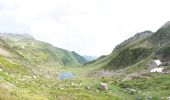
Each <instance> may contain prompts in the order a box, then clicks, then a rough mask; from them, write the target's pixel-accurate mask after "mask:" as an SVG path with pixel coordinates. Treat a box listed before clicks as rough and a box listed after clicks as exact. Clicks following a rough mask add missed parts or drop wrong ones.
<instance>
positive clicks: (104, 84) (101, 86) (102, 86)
mask: <svg viewBox="0 0 170 100" xmlns="http://www.w3.org/2000/svg"><path fill="white" fill-rule="evenodd" d="M100 89H101V90H105V91H107V90H108V85H107V83H103V82H100Z"/></svg>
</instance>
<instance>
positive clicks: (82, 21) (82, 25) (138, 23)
mask: <svg viewBox="0 0 170 100" xmlns="http://www.w3.org/2000/svg"><path fill="white" fill-rule="evenodd" d="M168 4H169V0H156V1H155V0H140V1H139V0H0V19H1V20H0V27H1V26H3V28H2V27H1V28H0V31H2V32H4V31H6V32H11V31H14V32H18V33H22V32H23V33H25V32H27V33H30V34H32V35H33V36H34V37H35V38H37V39H39V40H43V41H46V42H49V43H52V44H53V45H55V46H57V47H61V48H64V49H68V50H71V51H72V50H74V51H76V52H78V53H80V54H83V55H98V56H99V55H102V54H109V53H110V52H111V51H112V50H113V48H114V47H115V46H116V45H117V44H118V43H120V42H122V41H123V40H125V39H127V38H128V37H130V36H132V35H134V34H135V33H137V32H140V31H145V30H148V29H151V30H152V31H156V30H157V29H158V28H159V27H160V26H161V25H162V24H163V23H165V22H166V21H168V20H169V19H170V14H169V13H168V12H169V9H170V6H169V5H168ZM13 26H15V27H14V29H15V30H14V29H12V27H13ZM10 29H12V30H10Z"/></svg>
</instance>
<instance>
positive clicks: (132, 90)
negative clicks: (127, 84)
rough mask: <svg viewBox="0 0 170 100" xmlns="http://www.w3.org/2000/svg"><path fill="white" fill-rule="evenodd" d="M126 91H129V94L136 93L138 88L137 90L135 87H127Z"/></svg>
mask: <svg viewBox="0 0 170 100" xmlns="http://www.w3.org/2000/svg"><path fill="white" fill-rule="evenodd" d="M126 91H127V92H128V93H129V94H135V93H136V90H135V89H130V88H126Z"/></svg>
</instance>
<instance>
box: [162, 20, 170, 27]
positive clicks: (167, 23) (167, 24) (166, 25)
mask: <svg viewBox="0 0 170 100" xmlns="http://www.w3.org/2000/svg"><path fill="white" fill-rule="evenodd" d="M167 27H170V21H168V22H166V23H165V24H163V25H162V27H161V28H167Z"/></svg>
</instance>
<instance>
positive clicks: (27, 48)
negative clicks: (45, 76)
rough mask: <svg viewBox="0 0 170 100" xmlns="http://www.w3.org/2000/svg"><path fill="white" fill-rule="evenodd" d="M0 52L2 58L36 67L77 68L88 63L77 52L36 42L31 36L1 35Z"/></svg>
mask: <svg viewBox="0 0 170 100" xmlns="http://www.w3.org/2000/svg"><path fill="white" fill-rule="evenodd" d="M0 51H1V53H0V56H6V57H11V58H14V57H16V58H18V59H22V60H25V61H26V62H27V63H31V64H35V65H37V64H38V65H48V66H53V67H66V66H67V67H76V66H81V65H82V64H84V63H86V62H87V61H86V59H85V58H84V57H83V56H81V55H79V54H77V53H76V52H71V51H67V50H64V49H61V48H57V47H54V46H53V45H51V44H48V43H45V42H42V41H38V40H35V39H34V38H33V37H32V36H30V35H29V34H10V33H0Z"/></svg>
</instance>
